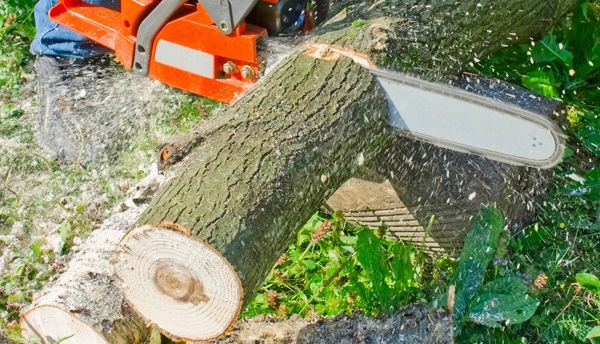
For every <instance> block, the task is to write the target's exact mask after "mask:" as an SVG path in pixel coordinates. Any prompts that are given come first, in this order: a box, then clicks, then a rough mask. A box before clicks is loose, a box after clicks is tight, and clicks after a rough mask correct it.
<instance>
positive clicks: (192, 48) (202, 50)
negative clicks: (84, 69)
mask: <svg viewBox="0 0 600 344" xmlns="http://www.w3.org/2000/svg"><path fill="white" fill-rule="evenodd" d="M263 1H265V2H269V3H273V4H276V3H277V0H263ZM159 2H160V0H121V11H120V12H119V11H115V10H111V9H108V8H105V7H101V6H97V5H91V4H88V3H85V2H83V1H81V0H59V2H58V3H57V4H56V5H55V6H54V7H53V8H51V9H50V12H49V16H50V18H51V19H52V20H54V21H56V22H57V23H59V24H61V25H63V26H65V27H68V28H70V29H71V30H73V31H76V32H78V33H80V34H82V35H84V36H86V37H88V38H89V39H90V40H92V41H94V42H97V43H99V44H101V45H103V46H105V47H107V48H108V49H111V50H113V51H114V52H115V55H116V57H117V59H118V60H119V62H120V63H121V64H122V65H123V66H125V67H126V68H128V69H132V64H133V59H134V49H135V46H136V44H135V43H136V35H137V29H138V27H139V25H140V23H141V22H142V20H143V19H144V18H145V17H146V16H147V15H148V13H150V11H152V9H153V8H154V7H155V6H156V5H157V4H158V3H159ZM266 35H267V31H266V30H265V29H263V28H260V27H257V26H254V25H251V24H247V23H242V24H240V25H239V26H238V27H237V28H236V29H235V30H234V31H233V32H232V33H231V34H229V35H225V34H223V33H222V32H221V31H220V30H219V29H218V28H217V27H216V25H215V24H214V23H213V21H212V19H211V18H210V17H209V16H208V14H207V13H206V12H205V10H204V9H203V8H202V6H201V5H199V4H195V5H194V4H185V5H184V6H182V7H181V8H180V9H179V11H178V12H177V13H176V14H175V15H173V17H172V18H171V19H170V20H169V21H168V22H167V23H166V24H165V25H164V26H163V27H162V29H161V30H160V31H159V32H158V33H157V35H156V37H155V38H154V41H153V43H152V52H151V59H150V65H149V69H148V75H149V76H150V77H152V78H154V79H157V80H159V81H161V82H163V83H165V84H168V85H171V86H173V87H177V88H180V89H183V90H186V91H189V92H192V93H195V94H198V95H202V96H205V97H208V98H212V99H215V100H218V101H222V102H226V103H230V102H232V101H234V100H235V99H236V98H237V97H238V96H240V95H241V94H243V93H244V92H245V91H246V90H248V89H249V88H250V87H251V86H252V84H253V83H254V82H255V81H256V78H255V77H254V76H256V75H258V74H259V70H258V68H259V63H260V61H259V58H258V53H257V40H258V38H259V37H262V36H266ZM226 64H227V65H228V67H229V69H228V71H229V73H226V70H225V65H226ZM232 66H234V68H232ZM242 69H244V70H246V75H243V73H242ZM249 69H251V70H252V71H253V72H252V73H248V70H249ZM249 75H250V76H249ZM244 76H246V78H244Z"/></svg>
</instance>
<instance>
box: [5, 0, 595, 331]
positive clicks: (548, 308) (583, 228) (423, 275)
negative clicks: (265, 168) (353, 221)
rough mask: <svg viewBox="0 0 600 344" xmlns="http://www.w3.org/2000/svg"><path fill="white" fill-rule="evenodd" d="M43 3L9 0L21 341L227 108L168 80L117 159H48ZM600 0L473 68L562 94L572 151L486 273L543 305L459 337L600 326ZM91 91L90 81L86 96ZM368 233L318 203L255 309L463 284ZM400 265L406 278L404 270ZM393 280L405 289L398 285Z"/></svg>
mask: <svg viewBox="0 0 600 344" xmlns="http://www.w3.org/2000/svg"><path fill="white" fill-rule="evenodd" d="M32 5H33V4H32V1H31V0H28V1H1V0H0V88H1V91H0V248H1V252H2V253H1V257H0V271H1V272H2V273H1V276H2V277H0V325H1V329H2V330H1V332H2V334H3V335H4V336H7V337H9V338H11V339H12V340H14V341H18V340H20V337H19V328H18V326H17V325H16V320H17V318H18V312H19V310H20V309H21V308H22V307H24V306H26V305H27V304H29V302H30V301H31V298H32V295H33V294H34V292H35V291H38V290H40V289H41V288H42V287H43V286H44V285H45V283H47V281H48V280H49V279H50V278H51V277H52V276H53V275H55V274H56V273H58V272H60V271H61V270H62V269H64V266H65V264H66V262H68V259H69V257H70V255H71V254H72V253H73V252H76V251H77V250H78V246H79V245H80V244H81V242H83V240H85V237H86V236H87V234H88V233H89V232H90V231H92V230H94V228H96V227H97V226H98V225H99V224H100V223H102V221H103V220H104V219H105V218H107V216H108V215H109V214H110V213H111V211H112V209H114V207H120V206H121V204H122V203H123V202H124V201H126V196H127V195H128V193H129V194H131V192H132V190H131V189H132V187H133V186H134V185H135V184H136V182H137V181H138V180H140V179H141V178H142V177H144V176H145V175H147V174H148V173H149V171H150V170H151V168H152V164H153V163H154V158H155V152H156V149H157V147H158V146H159V145H160V144H161V143H162V142H164V141H166V138H167V137H168V136H170V135H174V134H178V133H182V132H185V131H188V130H190V129H191V128H192V127H193V126H194V125H196V124H197V123H199V122H201V120H202V119H203V118H206V117H208V116H210V115H211V114H212V113H213V112H214V109H215V108H217V107H218V106H217V105H216V104H214V103H212V102H208V101H205V100H203V99H199V98H197V97H194V96H191V95H187V94H184V93H182V92H179V91H176V90H172V89H169V88H167V87H162V86H158V87H159V89H158V90H157V92H158V97H157V99H159V100H160V103H161V104H162V105H161V106H159V107H158V109H157V111H155V112H153V114H152V115H151V116H150V117H148V118H147V123H146V124H145V125H144V126H143V128H142V129H141V130H140V131H139V132H138V133H137V134H136V135H134V137H132V138H131V141H130V142H129V144H128V145H127V147H126V148H125V149H123V152H122V154H120V156H119V158H118V159H117V160H115V161H113V162H112V163H111V164H101V165H94V164H88V165H86V166H81V165H79V164H76V163H60V162H56V161H53V160H51V159H49V158H48V157H47V156H46V154H45V152H44V150H42V149H41V148H40V147H39V146H38V145H37V143H36V140H35V138H34V136H35V135H34V123H35V116H36V114H37V110H38V109H39V106H38V104H37V100H36V96H35V79H36V76H35V74H34V73H33V67H32V66H33V57H32V56H31V55H30V54H29V53H28V52H27V46H28V43H29V40H30V39H31V37H32V34H33V26H32V18H31V15H32V12H31V11H32ZM598 8H599V5H598V2H597V1H581V2H580V4H579V5H578V7H577V8H576V9H574V12H573V14H571V15H570V16H569V17H568V18H565V20H564V21H563V22H562V23H560V24H559V25H558V26H557V27H556V28H555V29H554V31H553V32H552V33H551V34H549V35H547V36H546V37H544V38H543V39H541V40H539V41H537V42H532V43H531V44H524V45H519V46H516V47H509V48H507V49H505V50H504V51H500V52H498V53H497V54H495V55H494V56H492V57H491V58H489V59H488V60H486V61H482V62H481V63H480V64H479V65H474V66H473V70H474V71H478V72H481V73H484V74H487V75H492V76H495V77H499V78H502V79H507V80H509V81H511V82H514V83H518V84H523V85H525V86H526V87H529V88H531V89H533V90H535V91H537V92H540V93H542V94H544V95H546V96H548V97H553V98H556V99H559V100H561V101H563V102H564V103H565V105H566V106H567V109H568V119H569V122H568V123H566V124H565V130H566V133H567V135H568V136H569V149H568V153H567V156H566V158H565V161H564V162H563V163H562V164H561V165H560V166H559V167H558V168H557V169H556V175H555V177H554V179H553V183H552V185H551V188H550V190H549V192H548V195H547V196H546V198H545V201H544V202H543V204H541V205H540V211H539V215H538V217H537V218H536V219H535V220H534V221H533V222H532V223H531V224H530V225H529V226H527V227H526V228H522V229H521V231H517V232H516V233H514V234H512V235H508V234H506V233H504V234H499V238H497V240H496V241H495V242H494V247H496V246H497V249H496V250H495V251H494V254H493V257H491V258H492V259H491V261H490V264H489V267H487V266H486V267H487V268H484V270H483V271H482V278H485V281H495V280H498V279H501V278H514V277H516V278H518V279H519V281H522V283H523V285H524V286H525V287H526V292H527V293H528V295H530V296H532V297H533V298H535V299H536V300H537V301H539V305H537V306H536V307H537V308H534V309H533V311H534V313H533V316H532V317H531V318H529V319H525V321H524V322H522V323H518V324H514V323H512V324H506V323H503V324H502V326H500V327H496V328H490V327H486V326H482V325H479V324H477V322H474V321H471V320H469V319H467V318H465V319H463V322H464V324H463V325H464V326H463V328H462V332H461V334H460V336H458V337H457V338H456V339H457V340H458V341H463V342H474V341H491V340H492V339H493V340H497V341H498V342H500V341H506V342H513V341H524V342H583V341H587V340H589V339H586V336H588V334H589V333H591V332H590V331H592V329H593V328H594V327H597V326H599V325H600V296H599V294H598V293H600V286H597V285H596V284H595V283H596V282H594V281H595V280H594V279H593V278H592V277H590V275H581V274H580V275H577V274H578V273H589V274H591V275H595V276H600V255H599V254H598V248H599V247H600V211H599V209H600V169H599V168H598V156H599V155H600V119H599V118H598V114H599V113H600V102H599V99H600V88H599V87H600V48H599V47H600V20H599V19H598V18H599V13H600V10H599V9H598ZM92 89H93V87H92ZM93 94H94V92H93V91H89V90H88V91H86V96H91V95H93ZM366 233H367V232H365V231H363V230H361V229H360V228H352V227H351V226H349V225H348V224H346V223H345V221H344V219H343V218H342V217H340V216H339V215H337V214H334V215H333V216H331V215H327V214H321V213H317V214H315V216H314V217H313V218H312V219H311V220H310V221H309V223H307V225H306V226H305V227H304V228H303V229H302V230H301V231H300V234H299V236H298V238H297V240H296V241H295V242H294V243H293V244H292V245H291V246H290V248H289V249H288V252H287V253H286V254H285V255H284V256H283V257H282V258H281V259H280V262H278V265H277V266H276V267H275V268H274V270H273V272H272V273H271V275H270V277H269V279H268V280H267V281H266V282H265V284H264V286H263V288H262V289H261V290H260V291H259V293H258V294H257V295H256V298H255V300H254V301H253V302H252V303H251V304H250V305H249V306H248V307H247V308H246V309H245V311H244V313H243V316H244V317H250V318H252V317H255V316H257V315H260V316H263V315H269V316H275V317H278V318H281V319H286V318H288V317H290V316H292V315H293V314H296V315H295V316H293V317H294V319H295V320H293V322H292V323H293V324H296V325H292V327H293V328H294V329H298V328H299V327H304V326H306V324H307V323H308V322H311V321H312V320H303V319H302V318H304V317H307V318H309V319H312V318H314V317H315V316H317V315H320V316H325V317H330V316H335V315H337V314H340V313H349V314H352V313H354V312H357V311H361V312H363V313H365V314H366V315H378V314H381V313H384V312H385V309H386V307H387V306H390V305H391V306H392V307H391V308H392V309H393V311H400V310H401V309H402V306H404V305H406V304H409V303H411V302H414V301H418V300H420V301H423V302H434V301H435V300H437V299H438V298H439V296H440V295H441V294H444V293H445V292H446V290H447V288H448V286H449V285H451V284H452V283H454V282H455V281H454V282H453V277H452V276H453V275H454V273H455V271H457V270H460V265H459V266H458V267H457V262H456V261H455V260H453V259H450V258H449V257H444V256H440V257H434V258H433V259H431V258H429V257H427V256H426V255H425V254H424V253H423V252H422V251H420V250H419V249H418V248H416V247H412V246H407V245H401V244H398V243H396V242H394V241H392V240H389V239H386V238H385V237H383V236H381V235H380V234H382V233H375V235H376V237H377V240H376V241H374V242H376V244H377V245H375V246H373V247H366V246H364V245H360V244H359V243H361V242H364V240H363V239H364V238H365V236H367V235H369V234H366ZM361 238H362V239H361ZM361 252H362V253H364V252H369V253H372V252H383V253H382V254H383V255H384V257H385V259H387V260H389V263H388V265H389V264H390V263H393V262H396V261H400V260H402V261H403V265H402V269H401V270H400V271H398V274H393V273H392V272H390V271H391V269H390V270H386V272H385V274H386V275H384V278H383V279H384V280H386V281H387V282H386V283H385V284H386V285H385V286H384V285H382V284H377V283H375V278H374V277H373V276H380V275H378V274H380V273H384V272H383V271H384V270H385V269H383V268H377V267H376V268H372V269H369V268H368V266H367V264H365V260H364V258H362V257H364V254H361ZM388 252H393V254H389V253H388ZM385 259H384V260H385ZM400 272H402V276H403V277H402V278H401V279H400V278H398V279H396V278H397V276H398V275H399V273H400ZM393 281H396V282H402V283H393ZM503 281H506V280H503ZM598 283H600V282H598ZM488 285H489V283H488ZM390 288H391V289H393V290H394V291H395V295H399V296H394V297H393V298H390V297H388V294H386V290H388V289H390ZM365 290H368V291H369V292H370V294H368V295H365V294H364V293H365ZM366 299H369V300H374V301H373V302H364V300H366ZM297 317H300V318H301V319H297ZM253 322H259V323H260V322H263V321H262V320H261V319H258V320H251V322H250V323H251V324H253V325H252V326H254V323H253ZM266 323H270V321H267V322H266ZM298 323H301V324H302V325H298ZM320 324H324V323H323V322H321V323H320ZM461 324H462V322H461ZM240 326H241V327H244V326H245V325H240ZM323 326H324V325H323ZM267 327H268V326H267ZM313 329H314V327H313ZM238 333H245V332H238Z"/></svg>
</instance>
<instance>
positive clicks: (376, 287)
mask: <svg viewBox="0 0 600 344" xmlns="http://www.w3.org/2000/svg"><path fill="white" fill-rule="evenodd" d="M356 251H357V257H358V261H359V262H360V264H361V265H362V267H363V269H364V270H365V272H366V273H367V275H368V276H369V279H370V280H371V284H372V289H373V292H374V294H375V297H376V298H377V300H378V301H379V303H380V304H381V306H382V308H383V310H384V311H386V312H387V311H391V310H393V305H394V294H393V292H392V289H390V287H389V286H388V285H387V283H386V282H385V278H386V275H387V274H388V273H389V271H390V266H389V264H388V262H387V252H386V251H385V250H384V248H383V246H382V244H381V239H379V238H377V237H376V236H375V234H374V233H373V231H372V230H371V229H362V230H361V231H360V232H358V242H357V244H356Z"/></svg>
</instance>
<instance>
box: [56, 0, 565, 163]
mask: <svg viewBox="0 0 600 344" xmlns="http://www.w3.org/2000/svg"><path fill="white" fill-rule="evenodd" d="M328 9H329V0H313V1H311V2H310V3H308V0H197V1H190V0H121V7H120V10H119V11H115V10H112V9H108V8H104V7H101V6H96V5H91V4H88V3H86V2H83V1H81V0H59V1H58V3H57V4H56V5H55V6H54V7H53V8H51V9H50V12H49V16H50V18H51V19H52V20H54V21H56V22H57V23H59V24H61V25H63V26H65V27H68V28H70V29H72V30H73V31H76V32H78V33H81V34H82V35H84V36H86V37H88V38H89V39H91V40H92V41H94V42H96V43H99V44H101V45H103V46H105V47H107V48H109V49H111V50H113V51H114V52H115V56H116V58H117V59H118V61H119V62H120V63H121V64H122V65H123V66H124V67H126V68H128V69H131V70H133V71H135V72H138V73H142V74H145V75H148V76H149V77H151V78H154V79H157V80H159V81H161V82H163V83H165V84H168V85H171V86H173V87H176V88H180V89H183V90H185V91H188V92H191V93H195V94H198V95H201V96H205V97H208V98H212V99H215V100H218V101H221V102H225V103H231V102H233V101H234V100H235V99H237V98H239V97H240V96H241V95H243V94H244V93H245V92H247V91H248V90H249V89H250V88H251V87H252V86H253V85H254V84H255V83H256V82H257V80H258V79H259V77H260V72H261V70H260V69H261V60H260V57H259V55H260V54H259V53H258V43H259V40H261V39H263V38H266V37H271V36H277V35H281V34H286V33H295V32H299V31H303V30H309V29H310V28H312V26H314V25H317V24H319V23H321V22H323V21H324V20H325V19H326V18H327V13H328ZM311 49H316V50H321V51H323V50H327V51H328V53H331V52H333V53H336V54H341V55H344V56H347V57H350V58H352V59H353V60H354V61H355V62H356V63H358V64H359V65H361V66H363V67H364V68H366V69H368V70H369V71H370V72H371V73H372V74H373V75H374V76H375V77H376V78H377V80H378V81H379V83H380V85H381V86H382V89H383V90H384V92H385V93H386V96H387V100H388V107H389V118H388V119H389V123H390V125H391V126H393V127H395V128H397V129H398V132H399V133H400V134H402V135H406V136H410V137H413V138H415V139H418V140H421V141H426V142H428V143H431V144H433V145H437V146H441V147H444V148H447V149H451V150H454V151H460V152H465V153H470V154H476V155H480V156H484V157H486V158H489V159H492V160H496V161H501V162H505V163H509V164H513V165H523V166H529V167H536V168H549V167H552V166H555V165H556V164H558V163H559V162H560V160H561V157H562V154H563V152H564V146H565V145H564V136H563V135H562V132H561V130H560V128H558V126H557V125H556V124H555V123H554V122H553V121H552V120H551V119H549V118H547V117H545V116H543V115H540V114H537V113H533V112H530V111H526V110H523V109H522V108H519V107H516V106H513V105H510V104H507V103H504V102H500V101H496V100H493V99H491V98H488V97H482V96H479V95H476V94H473V93H470V92H466V91H464V90H462V89H459V88H457V87H452V86H448V85H442V84H437V83H431V82H428V81H424V80H421V79H418V78H414V77H411V76H408V75H405V74H402V73H398V72H392V71H387V70H383V69H380V68H378V67H377V66H375V65H374V64H373V63H371V62H370V60H369V59H368V57H366V56H363V55H360V54H357V53H354V52H350V51H347V50H345V49H343V48H339V47H331V46H319V45H316V46H312V47H311Z"/></svg>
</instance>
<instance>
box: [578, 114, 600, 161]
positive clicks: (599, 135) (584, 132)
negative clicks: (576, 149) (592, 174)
mask: <svg viewBox="0 0 600 344" xmlns="http://www.w3.org/2000/svg"><path fill="white" fill-rule="evenodd" d="M596 120H597V121H598V122H600V119H596ZM577 136H578V137H579V139H580V140H581V142H582V143H583V145H584V146H585V147H586V148H588V149H589V150H590V151H591V152H592V153H594V155H596V156H597V157H600V123H595V121H593V119H592V120H591V121H590V123H586V124H585V125H584V126H583V128H581V129H580V130H579V131H578V132H577Z"/></svg>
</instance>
